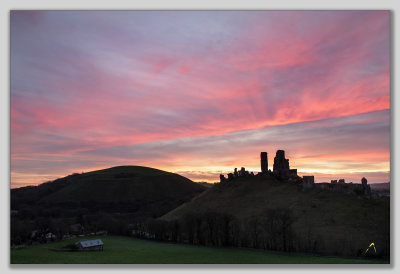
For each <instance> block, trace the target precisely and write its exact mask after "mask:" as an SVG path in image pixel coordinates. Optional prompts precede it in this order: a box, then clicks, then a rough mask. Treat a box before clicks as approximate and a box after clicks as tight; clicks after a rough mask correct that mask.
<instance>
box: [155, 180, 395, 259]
mask: <svg viewBox="0 0 400 274" xmlns="http://www.w3.org/2000/svg"><path fill="white" fill-rule="evenodd" d="M210 212H213V213H215V212H218V213H220V215H219V216H221V217H220V219H221V218H223V217H224V216H228V217H226V218H227V220H232V219H229V218H230V217H229V216H233V218H235V219H236V225H235V228H234V231H238V230H239V231H242V233H241V234H240V237H239V238H240V239H239V240H237V238H238V236H236V238H232V239H230V241H231V242H232V241H236V242H237V243H236V245H239V246H241V245H242V246H254V247H258V248H262V247H263V246H264V248H271V247H272V249H277V250H295V251H306V252H316V253H322V254H323V253H326V254H341V255H351V256H355V255H356V254H357V253H360V252H363V251H365V250H366V248H367V247H368V246H369V245H370V244H371V243H372V242H374V243H375V246H376V249H377V252H378V253H380V254H386V256H387V254H389V246H390V243H389V238H390V201H389V199H387V198H378V199H368V198H365V197H362V196H353V195H345V194H342V193H335V192H328V191H325V190H313V191H312V192H307V193H305V192H303V191H302V190H301V187H300V185H296V184H294V183H284V182H280V181H278V180H277V179H275V178H274V177H272V176H270V177H251V178H237V179H235V180H232V181H227V182H224V183H220V184H217V185H215V186H214V187H213V188H210V189H207V190H206V191H205V192H203V193H201V194H200V195H198V196H197V197H195V198H194V199H192V200H191V201H190V202H187V203H185V204H183V205H181V206H180V207H178V208H176V209H174V210H172V211H171V212H169V213H167V214H166V215H164V216H163V217H162V218H161V220H164V221H169V222H172V221H179V220H189V219H190V218H192V219H193V220H199V217H198V216H202V218H203V225H204V227H203V229H207V227H208V225H209V224H211V223H210V221H209V220H212V214H210ZM202 214H203V215H202ZM224 214H225V215H224ZM226 214H228V215H226ZM183 222H184V223H185V221H183ZM199 222H200V221H197V223H199ZM215 222H216V221H215ZM193 224H195V225H196V221H193ZM225 224H230V225H229V226H226V225H225ZM232 224H233V223H232V221H227V222H226V223H223V222H222V223H220V224H219V226H220V227H225V230H226V231H230V233H234V232H232V229H233V227H232ZM194 227H195V226H194ZM200 227H201V226H200ZM230 227H231V228H230ZM274 227H275V228H274ZM214 229H218V227H216V228H214ZM283 229H285V230H287V232H285V233H283V232H282V231H283ZM188 231H192V230H188ZM199 231H201V230H199ZM222 231H223V230H222ZM235 233H238V232H235ZM194 235H196V234H194ZM199 235H200V234H199ZM232 235H233V234H232ZM192 237H193V236H192ZM282 237H283V238H282ZM282 239H283V240H282ZM200 240H201V239H200ZM217 240H218V239H217ZM274 241H281V242H282V241H283V242H284V244H280V245H279V244H278V243H276V242H274Z"/></svg>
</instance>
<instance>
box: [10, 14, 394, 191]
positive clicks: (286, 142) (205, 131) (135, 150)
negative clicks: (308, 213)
mask: <svg viewBox="0 0 400 274" xmlns="http://www.w3.org/2000/svg"><path fill="white" fill-rule="evenodd" d="M10 39H11V46H10V53H11V59H10V62H11V68H10V69H11V73H10V77H11V96H10V97H11V108H10V110H11V187H20V186H25V185H36V184H39V183H43V182H45V181H49V180H52V179H55V178H58V177H62V176H66V175H68V174H71V173H74V172H78V173H80V172H86V171H91V170H96V169H101V168H108V167H112V166H118V165H141V166H148V167H154V168H158V169H163V170H167V171H171V172H177V173H179V174H181V175H183V176H186V177H188V178H190V179H192V180H194V181H209V182H214V181H218V180H219V178H218V177H219V174H220V173H225V174H226V173H228V172H231V171H232V170H233V169H234V168H235V167H237V168H240V167H242V166H243V167H246V169H249V170H250V171H255V172H258V171H260V152H261V151H266V152H268V161H269V166H270V168H271V169H272V163H273V157H274V156H275V152H276V150H277V149H284V150H285V151H286V156H287V158H289V159H290V166H291V168H297V169H298V172H299V175H303V174H306V175H310V174H313V175H314V176H315V178H316V181H317V182H327V181H328V182H329V181H330V180H331V179H341V178H344V179H346V182H350V181H353V182H355V183H359V182H360V180H361V178H362V177H363V176H365V177H366V178H367V179H368V182H370V183H379V182H388V181H390V13H389V11H41V12H38V11H12V12H11V15H10Z"/></svg>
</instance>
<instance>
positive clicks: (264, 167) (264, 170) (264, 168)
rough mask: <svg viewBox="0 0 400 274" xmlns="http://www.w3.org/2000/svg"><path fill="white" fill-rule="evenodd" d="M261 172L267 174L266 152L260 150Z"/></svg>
mask: <svg viewBox="0 0 400 274" xmlns="http://www.w3.org/2000/svg"><path fill="white" fill-rule="evenodd" d="M260 157H261V173H262V174H267V172H268V154H267V153H266V152H261V155H260Z"/></svg>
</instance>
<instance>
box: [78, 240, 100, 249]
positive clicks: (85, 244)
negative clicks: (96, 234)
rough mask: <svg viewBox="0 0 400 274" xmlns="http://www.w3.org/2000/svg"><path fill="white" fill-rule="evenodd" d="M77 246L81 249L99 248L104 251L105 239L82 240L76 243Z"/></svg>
mask: <svg viewBox="0 0 400 274" xmlns="http://www.w3.org/2000/svg"><path fill="white" fill-rule="evenodd" d="M75 246H76V247H77V249H79V250H98V251H103V246H104V244H103V241H102V240H100V239H96V240H80V241H78V242H76V243H75Z"/></svg>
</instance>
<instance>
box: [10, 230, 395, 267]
mask: <svg viewBox="0 0 400 274" xmlns="http://www.w3.org/2000/svg"><path fill="white" fill-rule="evenodd" d="M92 238H93V237H92ZM96 238H100V239H102V240H103V242H104V251H91V252H55V251H50V250H47V249H46V248H48V247H62V246H64V245H66V244H68V243H72V242H75V241H76V240H69V241H64V242H56V243H50V244H43V245H36V246H30V247H27V248H25V249H19V250H11V263H12V264H191V263H193V264H239V263H240V264H368V263H389V262H388V261H379V260H365V259H346V258H336V257H316V256H304V255H293V254H282V253H274V252H265V251H258V250H243V249H234V248H211V247H202V246H193V245H184V244H173V243H159V242H153V241H146V240H139V239H135V238H128V237H118V236H101V237H96ZM88 239H90V237H88Z"/></svg>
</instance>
